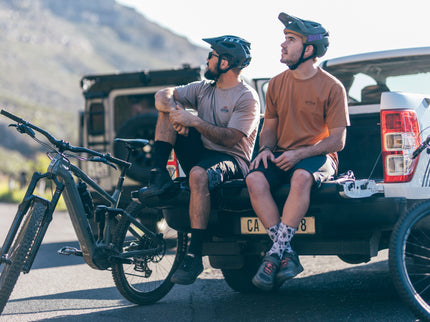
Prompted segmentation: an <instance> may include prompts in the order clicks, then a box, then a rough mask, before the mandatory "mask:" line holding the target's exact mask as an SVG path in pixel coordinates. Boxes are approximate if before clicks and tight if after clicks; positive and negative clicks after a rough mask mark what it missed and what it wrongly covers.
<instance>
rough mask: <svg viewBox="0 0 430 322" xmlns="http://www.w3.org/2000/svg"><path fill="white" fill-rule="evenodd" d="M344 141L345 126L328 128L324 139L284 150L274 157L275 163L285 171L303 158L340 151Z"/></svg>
mask: <svg viewBox="0 0 430 322" xmlns="http://www.w3.org/2000/svg"><path fill="white" fill-rule="evenodd" d="M345 141H346V127H337V128H334V129H329V136H328V137H326V138H325V139H323V140H321V141H320V142H318V143H317V144H315V145H312V146H307V147H303V148H299V149H296V150H289V151H286V152H284V153H282V154H281V155H280V156H279V157H278V158H276V159H275V164H276V165H277V166H278V167H279V168H281V169H283V170H285V171H286V170H289V169H291V168H292V167H293V166H294V165H296V164H297V163H298V162H299V161H300V160H303V159H305V158H309V157H312V156H316V155H326V154H329V153H333V152H338V151H341V150H342V149H343V148H344V147H345Z"/></svg>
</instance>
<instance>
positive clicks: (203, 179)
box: [189, 166, 208, 190]
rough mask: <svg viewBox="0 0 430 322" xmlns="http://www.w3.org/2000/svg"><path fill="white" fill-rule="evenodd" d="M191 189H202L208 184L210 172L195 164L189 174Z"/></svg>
mask: <svg viewBox="0 0 430 322" xmlns="http://www.w3.org/2000/svg"><path fill="white" fill-rule="evenodd" d="M189 183H190V189H191V190H193V189H196V188H197V189H199V188H200V189H201V188H202V187H207V186H208V174H207V172H206V170H205V169H204V168H202V167H198V166H195V167H193V168H192V169H191V171H190V174H189Z"/></svg>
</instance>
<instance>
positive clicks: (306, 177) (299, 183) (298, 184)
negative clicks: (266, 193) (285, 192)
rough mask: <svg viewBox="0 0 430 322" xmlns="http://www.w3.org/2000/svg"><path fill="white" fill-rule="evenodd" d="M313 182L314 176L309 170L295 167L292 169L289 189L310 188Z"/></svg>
mask: <svg viewBox="0 0 430 322" xmlns="http://www.w3.org/2000/svg"><path fill="white" fill-rule="evenodd" d="M313 183H314V177H313V175H312V174H311V173H310V172H308V171H306V170H304V169H297V170H296V171H294V173H293V176H292V177H291V181H290V186H291V189H298V190H300V191H303V190H304V189H309V190H310V188H311V187H312V185H313Z"/></svg>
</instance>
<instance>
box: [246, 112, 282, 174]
mask: <svg viewBox="0 0 430 322" xmlns="http://www.w3.org/2000/svg"><path fill="white" fill-rule="evenodd" d="M277 129H278V119H277V118H273V119H264V123H263V127H262V128H261V131H260V142H259V143H260V150H259V151H258V155H257V156H256V157H255V159H254V160H253V161H252V162H251V165H250V167H249V168H250V169H251V170H253V169H256V168H258V166H259V165H260V162H263V165H264V167H265V168H267V160H271V161H272V162H273V161H274V159H275V156H274V155H273V149H274V148H275V147H276V144H277V142H278V141H277V135H276V132H277Z"/></svg>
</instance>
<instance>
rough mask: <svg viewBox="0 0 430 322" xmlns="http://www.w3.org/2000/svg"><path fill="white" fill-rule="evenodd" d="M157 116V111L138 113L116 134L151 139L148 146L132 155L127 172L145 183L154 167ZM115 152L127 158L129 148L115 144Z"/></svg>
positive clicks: (131, 176)
mask: <svg viewBox="0 0 430 322" xmlns="http://www.w3.org/2000/svg"><path fill="white" fill-rule="evenodd" d="M157 118H158V114H157V113H146V114H141V115H137V116H135V117H133V118H131V119H129V120H127V121H125V122H124V123H123V124H122V125H121V127H120V128H119V129H118V131H117V132H116V135H115V137H116V138H123V139H147V140H149V142H150V143H149V144H148V145H147V146H145V147H144V148H143V149H142V150H141V151H139V152H136V153H135V154H134V155H132V157H131V163H132V166H131V168H130V169H129V170H128V172H127V176H128V177H130V178H131V179H133V180H136V181H138V182H140V183H142V184H143V185H146V184H147V183H148V180H149V173H150V171H151V169H152V167H153V159H152V146H153V144H154V137H155V126H156V124H157ZM113 154H114V156H115V157H117V158H119V159H125V158H126V155H127V150H126V148H125V147H124V146H123V145H122V144H114V146H113Z"/></svg>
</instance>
